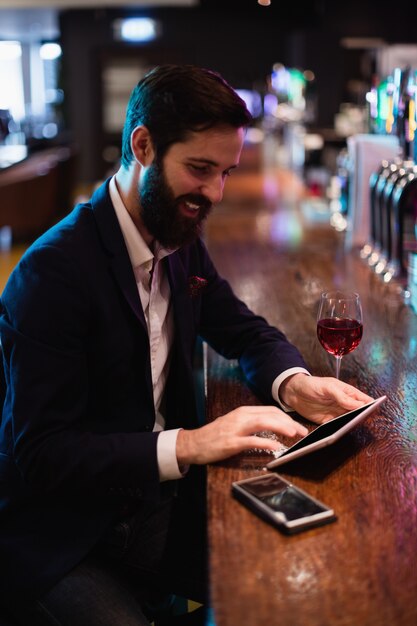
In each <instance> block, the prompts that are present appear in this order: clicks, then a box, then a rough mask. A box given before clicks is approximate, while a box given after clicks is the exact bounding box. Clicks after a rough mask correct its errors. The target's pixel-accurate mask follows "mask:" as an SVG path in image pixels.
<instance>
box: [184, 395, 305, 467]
mask: <svg viewBox="0 0 417 626" xmlns="http://www.w3.org/2000/svg"><path fill="white" fill-rule="evenodd" d="M264 430H267V431H272V432H274V433H276V434H278V435H285V436H286V437H296V436H297V435H298V436H304V435H306V434H307V428H305V427H304V426H302V425H301V424H299V423H298V422H296V421H295V420H293V419H292V418H291V417H290V416H289V415H287V414H286V413H284V412H283V411H281V410H280V409H278V408H277V407H274V406H241V407H239V408H238V409H235V410H234V411H231V412H230V413H227V414H226V415H222V416H221V417H218V418H217V419H216V420H214V421H213V422H211V423H210V424H206V425H205V426H201V428H196V429H195V430H180V431H179V433H178V437H177V449H176V452H177V460H178V464H179V465H193V464H198V465H204V464H206V463H213V462H215V461H221V460H223V459H227V458H228V457H230V456H233V455H234V454H238V453H239V452H243V451H244V450H250V449H251V448H259V449H263V450H277V449H279V448H280V444H279V442H277V441H274V440H273V439H267V438H265V437H258V436H256V435H255V434H254V433H256V432H260V431H264Z"/></svg>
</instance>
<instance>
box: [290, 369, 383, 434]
mask: <svg viewBox="0 0 417 626" xmlns="http://www.w3.org/2000/svg"><path fill="white" fill-rule="evenodd" d="M279 393H280V397H281V399H282V401H283V402H285V404H287V405H288V406H290V407H291V408H292V409H294V411H297V413H299V414H300V415H302V416H303V417H306V418H307V419H309V420H311V421H312V422H316V423H317V424H322V423H323V422H327V421H328V420H329V419H331V418H332V417H336V416H337V415H341V414H342V413H345V412H347V411H352V410H353V409H357V408H359V407H360V406H362V405H364V404H367V403H368V402H371V400H373V398H371V397H370V396H368V395H367V394H366V393H362V391H359V389H356V387H352V385H348V384H347V383H344V382H342V381H341V380H338V379H337V378H323V377H320V376H307V375H306V374H294V376H290V377H289V378H288V379H287V380H285V381H284V382H283V383H282V385H281V387H280V390H279Z"/></svg>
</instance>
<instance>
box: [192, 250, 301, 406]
mask: <svg viewBox="0 0 417 626" xmlns="http://www.w3.org/2000/svg"><path fill="white" fill-rule="evenodd" d="M200 245H201V259H202V267H201V271H202V276H203V277H204V278H206V280H207V286H206V288H205V289H204V292H203V294H202V304H201V327H200V332H201V335H202V337H203V338H204V339H205V340H206V341H207V342H208V343H209V344H210V345H211V346H212V347H213V348H214V349H215V350H216V351H217V352H219V353H220V354H222V355H223V356H224V357H226V358H228V359H238V360H239V363H240V365H241V367H242V369H243V372H244V374H245V376H246V378H247V380H248V382H249V384H250V385H251V386H252V387H254V389H255V390H256V391H257V393H259V394H261V395H262V396H263V397H264V398H265V399H267V400H268V401H271V400H273V398H272V394H271V390H272V383H273V381H274V380H275V378H276V377H277V376H278V375H279V374H281V373H282V372H284V371H285V370H287V369H289V368H291V367H303V368H305V369H307V370H308V367H307V365H306V364H305V362H304V359H303V357H302V356H301V354H300V352H299V351H298V349H297V348H296V347H295V346H294V345H293V344H291V343H290V342H289V341H288V339H287V338H286V336H285V335H284V333H283V332H281V331H280V330H279V329H277V328H275V327H273V326H271V325H270V324H268V323H267V321H266V320H265V319H264V318H263V317H261V316H259V315H256V314H255V313H254V312H252V311H251V310H250V309H249V308H248V307H247V306H246V304H245V303H244V302H242V301H241V300H240V299H239V298H238V297H237V296H236V295H235V294H234V292H233V290H232V288H231V286H230V285H229V283H228V282H227V281H226V280H224V279H223V278H222V277H221V276H220V275H219V274H218V272H217V270H216V268H215V266H214V264H213V262H212V261H211V259H210V256H209V254H208V252H207V250H206V248H205V246H204V244H203V243H202V242H201V244H200Z"/></svg>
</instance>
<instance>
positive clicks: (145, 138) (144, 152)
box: [130, 126, 155, 167]
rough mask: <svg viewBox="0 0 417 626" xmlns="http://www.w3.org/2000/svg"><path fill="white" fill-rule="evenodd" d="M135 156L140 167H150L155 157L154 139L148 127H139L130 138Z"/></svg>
mask: <svg viewBox="0 0 417 626" xmlns="http://www.w3.org/2000/svg"><path fill="white" fill-rule="evenodd" d="M130 146H131V148H132V152H133V155H134V157H135V159H136V161H137V162H138V163H140V165H142V166H144V167H146V166H148V165H150V164H151V163H152V161H153V159H154V156H155V150H154V147H153V143H152V138H151V134H150V132H149V130H148V129H147V128H146V126H137V127H136V128H135V130H134V131H133V132H132V134H131V136H130Z"/></svg>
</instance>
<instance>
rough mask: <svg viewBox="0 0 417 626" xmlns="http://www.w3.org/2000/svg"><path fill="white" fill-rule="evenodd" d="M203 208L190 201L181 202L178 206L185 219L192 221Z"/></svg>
mask: <svg viewBox="0 0 417 626" xmlns="http://www.w3.org/2000/svg"><path fill="white" fill-rule="evenodd" d="M204 208H205V206H204V205H202V204H197V203H196V202H191V201H190V200H183V201H182V202H181V203H180V205H179V209H180V211H181V213H182V214H183V215H185V216H186V217H190V218H193V219H195V218H196V217H198V216H199V214H200V212H201V211H202V210H204Z"/></svg>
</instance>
